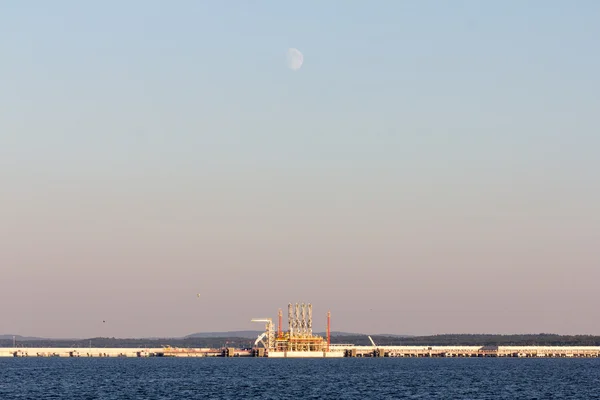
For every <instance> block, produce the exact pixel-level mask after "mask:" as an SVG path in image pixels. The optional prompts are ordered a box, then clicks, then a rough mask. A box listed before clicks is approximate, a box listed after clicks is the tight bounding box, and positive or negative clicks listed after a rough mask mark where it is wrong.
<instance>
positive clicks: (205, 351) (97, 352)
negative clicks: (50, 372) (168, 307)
mask: <svg viewBox="0 0 600 400" xmlns="http://www.w3.org/2000/svg"><path fill="white" fill-rule="evenodd" d="M0 357H269V358H341V357H350V358H352V357H554V358H597V357H600V346H552V347H548V346H355V345H344V344H332V345H330V347H329V349H328V350H327V351H266V349H264V348H254V349H236V348H221V349H212V348H173V347H162V348H98V347H96V348H94V347H90V348H44V347H40V348H33V347H31V348H28V347H13V348H9V347H7V348H0Z"/></svg>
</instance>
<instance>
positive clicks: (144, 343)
mask: <svg viewBox="0 0 600 400" xmlns="http://www.w3.org/2000/svg"><path fill="white" fill-rule="evenodd" d="M371 337H372V338H373V340H374V341H375V344H376V345H381V346H459V345H463V346H600V336H592V335H555V334H545V333H541V334H527V335H491V334H445V335H433V336H412V337H398V336H384V335H371ZM254 340H255V339H254V338H240V337H188V338H164V339H156V338H152V339H119V338H104V337H98V338H91V339H80V340H73V339H69V340H65V339H40V340H26V341H17V343H16V344H17V346H18V347H72V348H85V347H107V348H109V347H115V348H125V347H130V348H160V347H166V346H170V347H181V348H201V347H208V348H222V347H235V348H251V347H252V346H253V345H254ZM331 343H333V344H341V343H344V344H355V345H359V346H370V345H371V342H370V340H369V338H368V337H367V336H366V335H342V336H335V335H333V336H332V337H331ZM12 346H13V341H12V340H11V339H1V340H0V347H12Z"/></svg>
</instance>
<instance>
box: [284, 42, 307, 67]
mask: <svg viewBox="0 0 600 400" xmlns="http://www.w3.org/2000/svg"><path fill="white" fill-rule="evenodd" d="M303 62H304V55H302V53H301V52H300V50H298V49H295V48H293V47H291V48H289V49H288V51H287V66H288V68H289V69H291V70H292V71H297V70H299V69H300V68H301V67H302V63H303Z"/></svg>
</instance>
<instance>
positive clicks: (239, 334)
mask: <svg viewBox="0 0 600 400" xmlns="http://www.w3.org/2000/svg"><path fill="white" fill-rule="evenodd" d="M263 332H264V331H229V332H197V333H192V334H190V335H187V336H185V337H184V339H189V338H219V337H221V338H247V339H256V337H257V336H258V335H260V334H262V333H263ZM313 333H314V334H315V335H317V336H323V337H325V336H326V332H313ZM331 336H366V335H364V334H362V333H351V332H338V331H331ZM378 336H387V337H399V338H404V337H408V336H407V335H378Z"/></svg>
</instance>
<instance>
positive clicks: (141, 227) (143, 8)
mask: <svg viewBox="0 0 600 400" xmlns="http://www.w3.org/2000/svg"><path fill="white" fill-rule="evenodd" d="M599 19H600V3H598V2H595V1H590V0H579V1H575V2H565V1H557V0H550V1H544V2H541V1H531V2H520V1H516V0H507V1H502V2H479V1H474V0H472V1H468V0H465V1H455V2H442V1H433V0H425V1H419V2H409V1H405V2H403V1H375V2H368V3H367V2H364V1H343V2H342V1H337V2H336V1H331V2H316V1H306V2H302V3H293V4H292V3H287V2H277V1H260V0H259V1H254V2H251V3H246V2H242V1H225V2H196V1H185V0H182V1H179V2H176V3H167V2H160V1H155V0H151V1H143V2H142V1H135V0H132V1H128V2H116V1H110V0H109V1H104V2H76V1H69V0H58V1H53V2H43V1H29V2H17V1H15V2H5V3H2V4H0V57H1V60H2V62H1V63H0V76H2V77H4V78H5V79H3V82H2V86H1V88H0V183H1V184H2V185H1V186H0V191H1V192H0V205H1V207H0V272H1V276H2V278H3V280H2V282H3V285H2V290H0V303H1V304H3V305H4V307H3V312H2V319H1V320H0V333H2V332H11V333H12V334H21V335H24V336H33V335H35V336H42V337H97V336H103V337H113V336H114V337H144V336H149V337H176V336H183V335H187V334H190V333H193V332H201V331H227V330H260V329H262V327H263V325H262V324H260V323H251V322H250V319H251V318H261V317H270V318H273V320H274V321H275V320H276V318H277V310H278V309H279V308H282V309H283V310H284V321H286V317H287V315H286V311H287V304H288V303H289V302H310V303H312V304H313V321H314V322H313V326H314V329H315V330H319V331H322V330H324V329H325V321H326V313H327V311H331V313H332V330H336V331H347V332H354V331H358V332H386V333H397V334H407V335H416V334H419V335H428V334H436V333H448V332H454V333H476V332H486V333H499V334H502V333H527V332H548V333H556V334H596V335H600V320H598V318H595V316H596V315H597V310H596V308H597V307H596V304H597V303H598V299H599V295H598V294H597V293H598V290H597V286H598V281H599V280H600V268H599V267H600V250H599V249H598V238H600V177H599V172H598V171H600V157H599V156H598V149H599V148H600V135H599V133H600V123H599V120H598V110H600V100H599V97H598V93H600V78H599V72H598V71H600V52H598V45H597V38H598V37H600V25H599V24H598V20H599ZM289 48H296V49H298V50H300V51H301V52H302V53H303V55H304V56H303V57H304V58H303V64H302V66H301V68H299V69H298V70H295V71H293V70H290V69H289V68H287V66H286V52H287V50H288V49H289ZM197 293H200V294H201V296H200V297H197ZM103 321H105V322H103Z"/></svg>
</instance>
